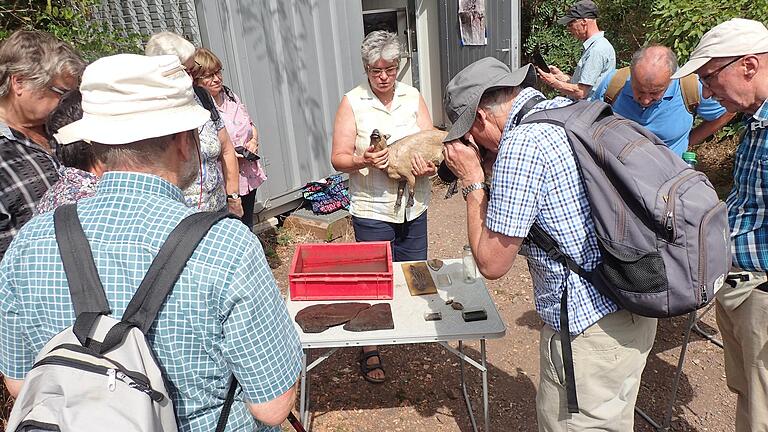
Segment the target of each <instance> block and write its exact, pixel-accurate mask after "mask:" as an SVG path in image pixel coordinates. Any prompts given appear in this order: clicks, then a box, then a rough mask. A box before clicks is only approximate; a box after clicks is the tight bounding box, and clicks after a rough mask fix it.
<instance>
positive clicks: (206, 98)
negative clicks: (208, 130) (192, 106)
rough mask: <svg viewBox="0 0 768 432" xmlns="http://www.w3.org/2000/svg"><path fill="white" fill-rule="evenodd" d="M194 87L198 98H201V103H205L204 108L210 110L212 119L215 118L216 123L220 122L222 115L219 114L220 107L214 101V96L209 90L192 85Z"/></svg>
mask: <svg viewBox="0 0 768 432" xmlns="http://www.w3.org/2000/svg"><path fill="white" fill-rule="evenodd" d="M192 88H193V89H194V90H195V94H196V95H197V98H198V99H200V103H202V104H203V108H205V109H207V110H208V111H210V113H211V120H213V122H214V123H215V122H218V121H219V119H221V115H220V114H219V109H218V108H217V107H216V102H214V101H213V96H211V94H210V93H208V90H206V89H204V88H202V87H200V86H192Z"/></svg>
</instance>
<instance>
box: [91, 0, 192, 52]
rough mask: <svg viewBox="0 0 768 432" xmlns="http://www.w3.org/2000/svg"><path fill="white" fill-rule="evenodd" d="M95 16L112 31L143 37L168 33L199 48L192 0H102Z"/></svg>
mask: <svg viewBox="0 0 768 432" xmlns="http://www.w3.org/2000/svg"><path fill="white" fill-rule="evenodd" d="M96 17H97V18H99V19H101V20H103V21H104V22H106V23H107V25H108V26H109V27H110V28H112V29H125V30H128V31H130V32H134V33H139V34H142V35H146V36H148V35H151V34H153V33H156V32H159V31H163V30H168V31H172V32H174V33H178V34H181V35H184V37H186V38H187V39H189V40H190V41H192V42H193V43H194V44H195V45H197V46H200V30H199V27H198V24H197V13H196V11H195V4H194V1H193V0H128V1H126V0H103V1H102V2H101V6H100V7H99V8H97V10H96Z"/></svg>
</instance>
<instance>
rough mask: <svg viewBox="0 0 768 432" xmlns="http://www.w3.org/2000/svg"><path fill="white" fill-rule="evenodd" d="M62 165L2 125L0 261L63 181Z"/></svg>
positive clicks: (18, 133) (35, 145)
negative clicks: (49, 192)
mask: <svg viewBox="0 0 768 432" xmlns="http://www.w3.org/2000/svg"><path fill="white" fill-rule="evenodd" d="M57 169H58V162H57V161H56V159H55V158H54V157H53V156H51V155H50V154H49V153H48V152H47V151H45V150H44V149H43V148H42V147H40V146H39V145H37V143H35V142H33V141H32V140H30V139H29V138H27V137H26V136H24V134H22V133H21V132H19V131H17V130H15V129H11V128H10V127H9V126H8V125H6V124H5V123H2V122H0V260H1V259H3V255H5V251H6V250H7V249H8V246H9V245H10V244H11V240H13V237H14V236H16V233H18V232H19V229H21V227H22V226H23V225H24V224H25V223H27V222H28V221H29V220H30V219H32V215H33V213H34V212H35V207H36V206H37V203H38V201H40V198H41V197H42V196H43V194H44V193H45V191H47V190H48V188H50V187H51V185H52V184H54V183H56V180H58V178H59V174H58V172H57Z"/></svg>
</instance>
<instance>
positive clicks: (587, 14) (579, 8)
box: [557, 0, 597, 25]
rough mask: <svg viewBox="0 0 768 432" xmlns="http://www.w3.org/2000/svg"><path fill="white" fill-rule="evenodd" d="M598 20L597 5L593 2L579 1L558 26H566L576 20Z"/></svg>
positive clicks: (587, 0)
mask: <svg viewBox="0 0 768 432" xmlns="http://www.w3.org/2000/svg"><path fill="white" fill-rule="evenodd" d="M582 18H586V19H596V18H597V5H596V4H595V3H594V2H593V1H592V0H579V1H578V2H576V3H574V4H573V6H571V8H570V9H568V12H566V13H565V16H563V17H562V18H560V19H558V20H557V23H558V24H562V25H566V24H568V23H569V22H571V21H573V20H575V19H582Z"/></svg>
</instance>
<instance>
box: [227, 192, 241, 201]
mask: <svg viewBox="0 0 768 432" xmlns="http://www.w3.org/2000/svg"><path fill="white" fill-rule="evenodd" d="M227 199H231V200H239V199H240V194H239V193H237V192H235V193H231V194H227Z"/></svg>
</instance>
